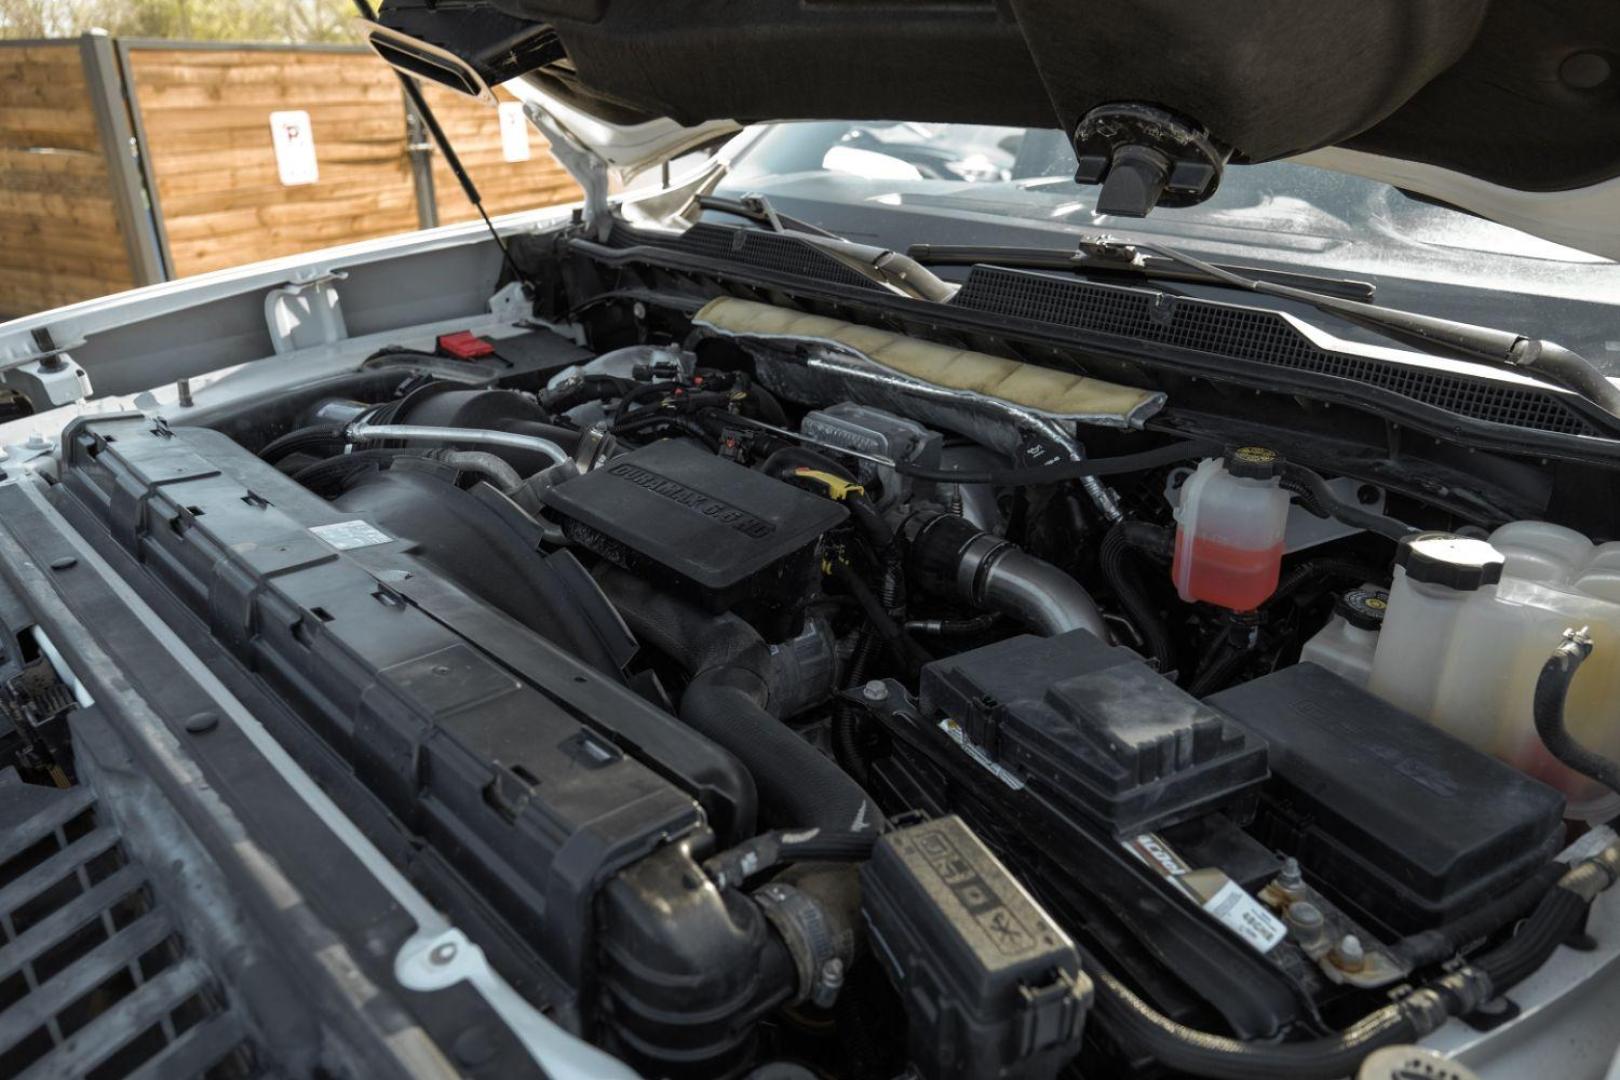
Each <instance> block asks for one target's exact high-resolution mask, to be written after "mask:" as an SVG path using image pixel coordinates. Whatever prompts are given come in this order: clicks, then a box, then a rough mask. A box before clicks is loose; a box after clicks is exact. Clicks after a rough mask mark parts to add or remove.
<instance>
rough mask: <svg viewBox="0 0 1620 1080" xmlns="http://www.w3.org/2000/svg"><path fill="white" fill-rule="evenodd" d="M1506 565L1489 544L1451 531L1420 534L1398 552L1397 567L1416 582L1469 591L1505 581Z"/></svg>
mask: <svg viewBox="0 0 1620 1080" xmlns="http://www.w3.org/2000/svg"><path fill="white" fill-rule="evenodd" d="M1506 562H1507V559H1506V558H1505V557H1504V556H1503V554H1502V553H1501V552H1500V551H1497V550H1496V549H1495V548H1494V547H1492V546H1491V545H1490V543H1489V542H1488V541H1485V540H1474V539H1471V538H1469V537H1466V536H1457V535H1456V534H1455V533H1447V532H1426V533H1417V534H1416V535H1414V536H1408V537H1406V538H1405V539H1404V540H1402V541H1401V543H1400V546H1399V547H1397V548H1396V549H1395V565H1396V566H1399V567H1402V568H1403V569H1405V571H1406V576H1407V577H1408V578H1409V579H1411V580H1412V581H1423V582H1428V583H1430V584H1433V585H1444V586H1446V587H1447V588H1449V589H1460V590H1463V591H1465V592H1471V591H1473V590H1474V589H1480V588H1484V587H1485V586H1486V585H1495V584H1496V583H1497V582H1498V581H1501V580H1502V567H1503V565H1504V564H1505V563H1506Z"/></svg>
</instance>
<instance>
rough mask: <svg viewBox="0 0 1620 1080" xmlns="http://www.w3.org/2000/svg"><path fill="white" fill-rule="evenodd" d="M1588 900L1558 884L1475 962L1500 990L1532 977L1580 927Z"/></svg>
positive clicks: (1493, 987)
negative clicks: (1508, 934) (1509, 933)
mask: <svg viewBox="0 0 1620 1080" xmlns="http://www.w3.org/2000/svg"><path fill="white" fill-rule="evenodd" d="M1586 908H1587V902H1586V900H1584V899H1583V898H1582V897H1580V896H1578V895H1577V894H1575V893H1573V892H1571V891H1570V890H1568V889H1563V888H1555V889H1553V890H1552V891H1551V892H1549V893H1548V894H1547V895H1546V896H1544V897H1542V898H1541V902H1540V903H1539V904H1537V905H1536V909H1535V911H1533V912H1531V914H1530V917H1529V918H1528V919H1526V920H1525V921H1524V925H1523V926H1522V927H1521V928H1520V929H1519V932H1518V933H1517V934H1514V935H1513V936H1512V937H1511V938H1509V939H1508V940H1507V941H1505V942H1504V943H1502V944H1501V945H1499V946H1497V947H1496V948H1495V949H1493V950H1492V951H1490V952H1488V953H1486V954H1485V955H1484V956H1481V957H1479V958H1477V959H1476V960H1474V962H1473V966H1474V967H1475V968H1476V969H1477V970H1479V971H1481V972H1483V973H1484V974H1485V975H1486V976H1487V977H1489V979H1490V980H1491V987H1492V989H1493V990H1495V991H1496V992H1497V993H1501V992H1503V991H1505V990H1508V989H1511V988H1512V987H1514V986H1517V985H1518V984H1519V983H1521V982H1523V981H1524V980H1525V979H1527V978H1529V977H1530V976H1531V975H1532V974H1533V973H1534V972H1535V971H1536V970H1537V969H1539V968H1540V967H1541V965H1542V964H1545V963H1546V962H1547V960H1548V959H1549V958H1550V957H1551V956H1552V954H1553V953H1554V952H1556V951H1557V949H1558V947H1559V946H1560V945H1562V944H1564V942H1566V941H1568V940H1569V939H1570V937H1571V936H1572V935H1573V934H1574V933H1575V932H1576V931H1578V930H1579V929H1580V927H1581V920H1583V919H1584V918H1585V917H1586Z"/></svg>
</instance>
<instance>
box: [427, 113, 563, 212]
mask: <svg viewBox="0 0 1620 1080" xmlns="http://www.w3.org/2000/svg"><path fill="white" fill-rule="evenodd" d="M423 91H424V94H425V96H426V98H427V103H428V107H429V108H431V109H432V110H433V115H434V116H436V117H438V118H439V125H440V126H441V127H443V128H444V133H445V134H446V135H448V136H449V137H450V145H451V146H453V147H455V149H456V154H457V156H459V157H460V158H461V163H462V165H464V166H465V167H466V169H467V173H468V175H470V176H471V177H472V178H473V183H475V184H477V185H478V193H479V194H480V195H481V196H483V199H484V209H485V210H487V211H488V212H489V214H490V215H491V216H494V215H496V214H510V213H516V212H517V211H519V210H533V209H536V208H537V207H542V206H555V205H557V204H558V203H566V202H573V201H575V200H577V199H580V198H583V194H582V193H581V192H580V190H579V186H578V185H577V184H575V183H574V181H573V180H572V179H571V178H570V177H569V175H568V173H567V172H565V171H564V170H563V167H562V166H561V165H559V164H557V160H556V159H555V158H553V157H552V156H551V149H550V144H549V143H547V142H546V139H545V136H543V135H541V134H540V132H539V131H537V130H536V129H535V127H534V125H533V124H529V123H527V122H525V124H524V128H525V131H526V132H527V138H528V143H529V160H528V161H507V160H506V158H505V155H504V152H503V150H502V146H501V120H500V113H499V111H498V110H497V109H496V108H494V107H492V106H489V105H485V104H482V103H481V102H478V101H474V100H473V99H472V98H469V97H465V96H463V95H461V94H458V93H456V92H454V91H452V90H446V89H444V88H443V87H440V86H433V85H428V84H425V85H424V86H423ZM495 96H496V97H498V98H499V99H500V100H502V101H515V100H516V99H515V98H513V97H512V95H511V94H509V93H507V92H506V91H505V90H502V89H500V88H498V87H497V88H496V90H495ZM433 192H434V196H435V200H434V201H435V202H437V203H438V210H439V221H440V223H442V224H449V223H450V222H453V221H470V220H472V219H473V218H476V217H477V216H478V211H477V210H474V209H473V206H472V204H471V203H469V202H468V201H467V196H466V195H465V194H463V193H462V190H461V185H460V184H458V183H457V182H456V178H455V176H454V175H452V174H451V172H450V169H449V167H448V166H446V165H445V163H444V159H443V158H442V157H440V156H439V154H437V153H435V154H434V155H433Z"/></svg>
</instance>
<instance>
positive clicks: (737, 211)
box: [697, 195, 842, 240]
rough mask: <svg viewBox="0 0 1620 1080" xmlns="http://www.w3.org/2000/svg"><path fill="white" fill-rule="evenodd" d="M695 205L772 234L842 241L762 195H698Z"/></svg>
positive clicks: (836, 235) (837, 236) (834, 234)
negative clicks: (760, 226) (748, 222)
mask: <svg viewBox="0 0 1620 1080" xmlns="http://www.w3.org/2000/svg"><path fill="white" fill-rule="evenodd" d="M697 204H698V206H700V207H702V208H703V209H704V210H714V211H716V212H718V213H721V214H730V215H732V216H733V217H740V218H742V219H743V220H745V221H752V222H753V223H754V224H755V225H763V226H765V227H766V228H767V229H770V230H771V231H772V232H796V233H807V234H809V235H810V236H825V237H830V238H831V239H834V240H838V239H842V237H840V236H839V235H838V234H837V233H830V232H828V231H827V230H826V229H823V228H822V227H821V226H820V225H812V224H810V223H809V222H808V221H800V220H799V219H798V218H795V217H789V216H788V215H786V214H784V213H782V212H781V211H779V210H777V209H776V207H774V206H772V205H771V203H770V200H768V199H766V198H765V196H763V195H744V196H743V197H742V198H740V199H728V198H726V197H725V196H724V195H699V196H698V197H697Z"/></svg>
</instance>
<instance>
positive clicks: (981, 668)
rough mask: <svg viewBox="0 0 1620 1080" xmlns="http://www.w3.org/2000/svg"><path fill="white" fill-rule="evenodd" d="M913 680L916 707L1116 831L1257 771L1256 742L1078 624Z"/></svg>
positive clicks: (1135, 828)
mask: <svg viewBox="0 0 1620 1080" xmlns="http://www.w3.org/2000/svg"><path fill="white" fill-rule="evenodd" d="M920 689H921V707H922V713H923V715H924V716H927V717H929V718H931V719H949V720H951V721H953V722H954V723H956V724H957V725H958V726H959V727H960V729H961V731H962V733H963V735H964V736H965V737H966V739H967V741H968V742H970V743H972V744H973V745H974V746H975V747H977V748H978V749H979V750H981V751H983V752H984V754H985V755H986V756H987V757H988V758H989V759H990V760H991V761H993V762H994V763H995V764H996V765H997V766H998V767H1000V768H1001V769H1003V770H1005V772H1006V774H1008V775H1009V776H1011V777H1012V778H1013V779H1014V782H1022V783H1024V784H1027V785H1028V786H1029V787H1030V788H1031V789H1033V790H1035V791H1039V792H1040V793H1041V794H1042V795H1043V796H1045V797H1046V798H1049V799H1052V800H1053V801H1054V802H1057V803H1059V804H1060V805H1064V806H1068V807H1071V808H1073V809H1074V810H1076V811H1078V812H1079V813H1081V814H1083V815H1085V816H1087V817H1089V818H1091V819H1092V820H1093V821H1095V822H1096V823H1097V824H1099V825H1101V826H1102V827H1103V828H1105V829H1106V830H1108V831H1109V832H1111V833H1113V834H1114V835H1116V836H1127V835H1131V834H1133V833H1137V832H1141V831H1144V830H1147V829H1155V828H1159V827H1161V826H1163V825H1168V824H1173V823H1175V822H1178V821H1185V820H1187V819H1188V818H1191V817H1193V816H1195V815H1197V814H1199V813H1202V812H1205V811H1208V810H1212V809H1215V808H1216V807H1218V806H1223V805H1228V804H1231V803H1232V802H1233V801H1234V800H1238V801H1240V802H1241V801H1242V799H1243V798H1244V797H1245V796H1246V793H1248V792H1250V791H1251V790H1252V789H1253V788H1255V787H1256V786H1257V785H1258V784H1259V782H1260V781H1262V780H1264V779H1265V777H1266V748H1265V744H1264V743H1263V742H1261V741H1260V740H1259V739H1257V738H1255V737H1254V736H1253V735H1252V734H1250V733H1248V732H1246V731H1244V730H1243V728H1242V727H1241V726H1240V725H1238V724H1234V723H1233V722H1232V721H1231V720H1230V719H1229V718H1227V717H1226V716H1224V715H1223V714H1221V713H1220V712H1218V711H1216V710H1214V709H1212V708H1210V707H1209V706H1207V705H1205V704H1203V703H1202V702H1200V701H1199V700H1198V699H1197V698H1195V697H1192V696H1191V695H1189V694H1187V693H1186V692H1185V691H1183V690H1181V689H1179V688H1178V687H1177V686H1176V685H1175V683H1173V682H1171V681H1170V680H1168V679H1166V678H1165V677H1164V676H1162V675H1160V674H1159V673H1158V672H1156V671H1154V670H1153V669H1152V668H1150V667H1148V666H1147V665H1146V664H1144V663H1143V662H1142V660H1141V658H1140V657H1138V656H1137V655H1136V654H1135V653H1134V652H1132V651H1131V650H1129V649H1122V648H1116V647H1114V646H1110V645H1107V644H1105V643H1103V642H1101V641H1099V640H1097V638H1096V637H1095V636H1093V635H1092V634H1090V633H1088V632H1087V631H1085V630H1071V631H1070V632H1069V633H1067V634H1061V635H1059V636H1057V637H1053V638H1038V637H1029V636H1024V637H1015V638H1008V639H1007V640H1005V641H998V642H996V643H995V644H993V645H986V646H985V647H984V648H981V649H974V650H972V651H971V652H965V653H961V654H959V655H957V656H952V657H947V658H946V659H943V660H936V661H935V662H933V663H931V664H929V665H928V666H927V667H925V668H924V669H923V674H922V683H921V688H920ZM1250 801H1251V802H1252V800H1250ZM1240 816H1241V815H1240Z"/></svg>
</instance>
